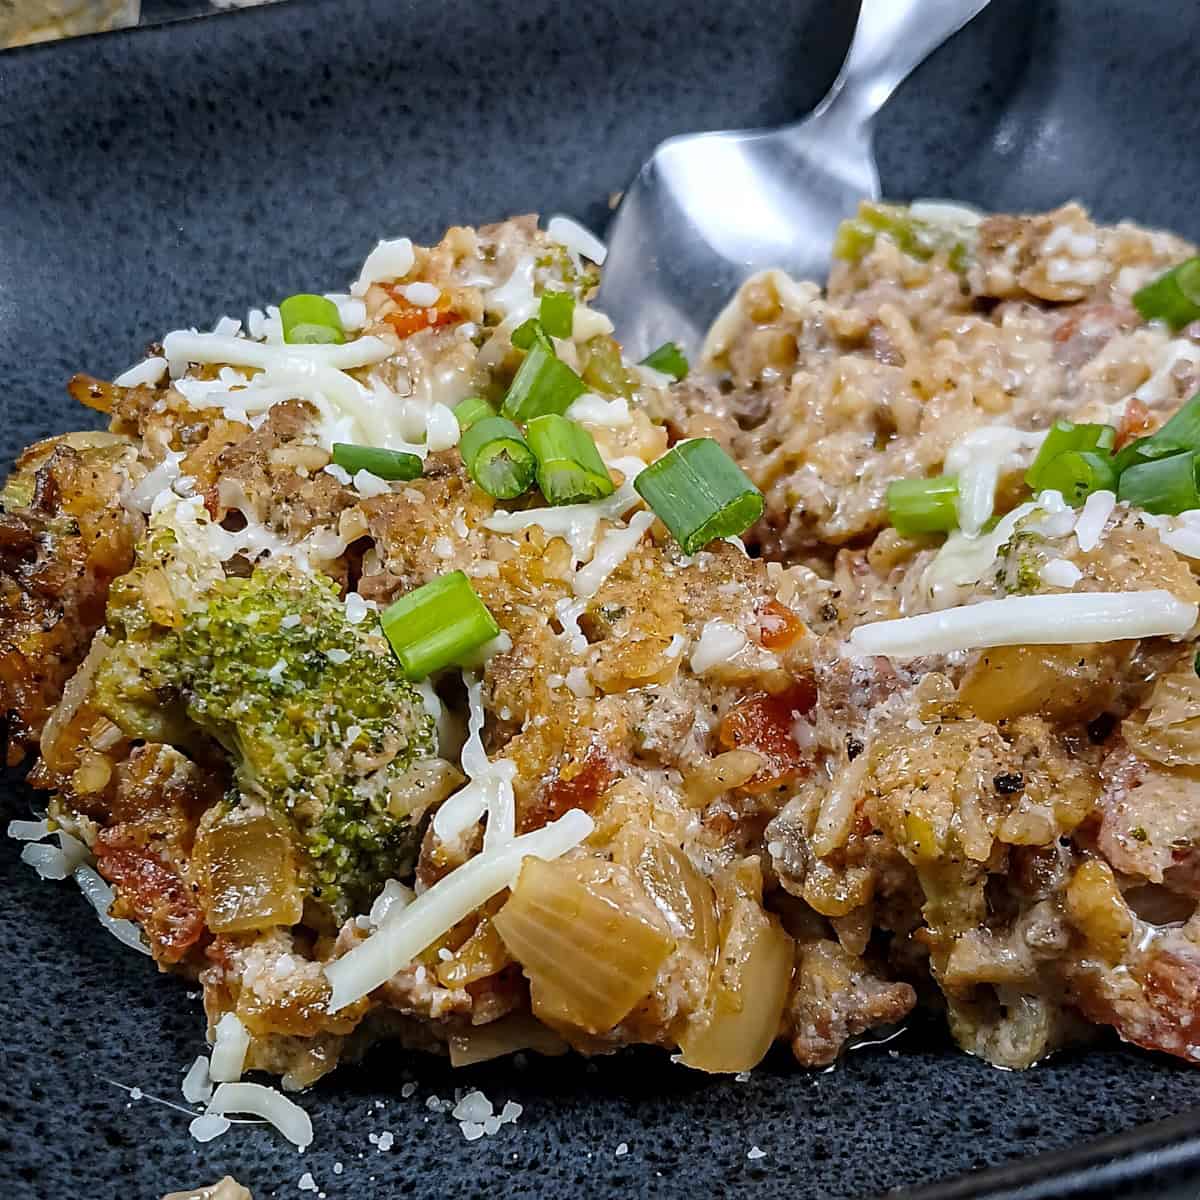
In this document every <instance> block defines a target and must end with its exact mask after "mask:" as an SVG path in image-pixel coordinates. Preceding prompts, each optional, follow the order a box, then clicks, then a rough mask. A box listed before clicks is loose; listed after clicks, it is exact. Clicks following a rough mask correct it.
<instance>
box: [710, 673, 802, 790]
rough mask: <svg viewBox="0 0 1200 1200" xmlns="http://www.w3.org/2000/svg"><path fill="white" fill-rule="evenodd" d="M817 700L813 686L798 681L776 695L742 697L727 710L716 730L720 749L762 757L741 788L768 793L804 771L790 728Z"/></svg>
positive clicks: (798, 748)
mask: <svg viewBox="0 0 1200 1200" xmlns="http://www.w3.org/2000/svg"><path fill="white" fill-rule="evenodd" d="M816 699H817V689H816V685H815V684H814V683H813V682H812V681H811V680H797V681H796V682H795V683H794V684H793V685H792V686H791V687H790V688H788V690H787V691H785V692H780V693H778V694H777V695H769V694H768V693H766V692H758V693H756V694H754V695H752V696H744V697H743V698H742V699H741V700H739V701H738V702H737V703H736V704H735V705H734V706H733V708H731V709H730V710H729V712H728V713H727V714H726V716H725V719H724V720H723V721H722V722H721V728H720V730H719V731H718V733H717V740H718V741H719V742H720V744H721V746H722V748H723V749H725V750H753V751H754V752H755V753H757V754H761V755H762V757H763V758H764V759H765V762H764V763H763V765H762V766H761V767H760V768H759V769H758V770H757V771H756V772H755V773H754V774H753V775H751V776H750V778H749V779H748V780H747V781H746V782H745V783H744V784H742V790H743V791H747V792H769V791H771V789H772V788H776V787H779V785H780V784H783V783H787V782H788V781H789V780H792V779H797V778H799V777H800V776H801V775H804V774H806V773H807V771H808V769H809V766H810V763H809V760H808V759H807V757H806V756H805V755H804V752H803V751H802V750H801V749H800V747H799V746H798V745H797V744H796V738H795V735H794V734H793V733H792V727H793V725H794V724H795V722H796V721H797V720H798V719H799V718H800V717H802V716H803V715H804V714H805V713H806V712H808V710H809V709H810V708H812V706H813V705H814V704H815V703H816Z"/></svg>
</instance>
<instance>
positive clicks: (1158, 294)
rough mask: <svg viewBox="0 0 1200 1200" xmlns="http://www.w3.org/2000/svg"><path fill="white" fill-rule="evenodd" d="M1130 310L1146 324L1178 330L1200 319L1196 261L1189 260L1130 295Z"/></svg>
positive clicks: (1199, 280) (1199, 261)
mask: <svg viewBox="0 0 1200 1200" xmlns="http://www.w3.org/2000/svg"><path fill="white" fill-rule="evenodd" d="M1133 307H1134V308H1136V309H1137V310H1138V312H1140V313H1141V314H1142V316H1143V317H1145V318H1146V320H1147V321H1156V320H1158V321H1166V323H1167V324H1168V325H1169V326H1170V327H1171V328H1172V329H1173V330H1174V329H1182V328H1183V327H1184V326H1185V325H1188V324H1190V323H1191V322H1192V321H1195V320H1197V319H1200V258H1189V259H1188V260H1187V262H1181V263H1180V264H1179V265H1178V266H1177V267H1172V268H1171V269H1170V270H1169V271H1168V272H1167V273H1166V274H1165V275H1160V276H1159V277H1158V278H1157V279H1155V280H1152V281H1151V282H1150V283H1148V284H1146V286H1145V287H1144V288H1141V289H1140V290H1138V291H1136V292H1134V293H1133Z"/></svg>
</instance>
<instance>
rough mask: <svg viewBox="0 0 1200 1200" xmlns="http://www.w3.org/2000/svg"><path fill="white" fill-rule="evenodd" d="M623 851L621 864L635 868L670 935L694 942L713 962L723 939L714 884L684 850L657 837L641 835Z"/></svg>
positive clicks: (703, 958)
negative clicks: (720, 932)
mask: <svg viewBox="0 0 1200 1200" xmlns="http://www.w3.org/2000/svg"><path fill="white" fill-rule="evenodd" d="M622 849H623V850H624V854H623V855H622V858H621V861H622V862H624V863H625V864H626V865H627V866H630V867H632V868H633V870H634V873H635V874H636V875H637V877H638V880H639V881H640V883H641V885H642V887H644V888H645V889H646V894H647V895H648V896H649V897H650V899H651V900H653V901H654V903H655V905H656V906H657V908H658V910H659V912H661V913H662V915H663V916H664V917H665V918H666V920H667V924H668V925H670V927H671V932H672V933H673V934H674V935H675V936H676V937H677V938H687V939H688V940H689V941H691V942H692V943H693V944H694V945H695V947H696V949H697V950H698V951H699V954H700V958H701V959H702V960H703V961H705V962H710V963H711V962H712V961H713V959H714V958H715V956H716V951H717V944H718V941H719V940H720V934H719V929H718V926H717V910H716V901H715V899H714V896H713V889H712V884H711V883H709V882H708V880H707V879H705V878H704V876H703V875H701V874H700V872H699V871H698V870H696V868H695V866H694V865H693V863H692V860H691V859H690V858H688V856H687V855H686V854H685V853H684V852H683V851H682V850H680V849H679V848H678V847H677V846H673V845H671V844H670V843H669V842H667V841H665V840H664V839H663V838H661V837H658V836H656V835H654V834H639V835H637V836H636V838H635V839H634V840H633V844H632V845H626V846H624V847H622Z"/></svg>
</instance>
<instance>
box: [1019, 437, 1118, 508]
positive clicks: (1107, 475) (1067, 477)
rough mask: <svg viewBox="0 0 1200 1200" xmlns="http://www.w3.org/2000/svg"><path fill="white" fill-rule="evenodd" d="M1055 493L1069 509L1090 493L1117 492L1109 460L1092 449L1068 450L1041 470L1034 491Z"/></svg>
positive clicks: (1114, 472)
mask: <svg viewBox="0 0 1200 1200" xmlns="http://www.w3.org/2000/svg"><path fill="white" fill-rule="evenodd" d="M1047 489H1049V490H1050V491H1055V492H1059V493H1061V495H1062V498H1063V499H1064V500H1065V501H1066V502H1067V503H1068V504H1070V505H1071V506H1072V507H1077V506H1078V505H1080V504H1082V503H1083V502H1084V501H1085V500H1086V499H1087V498H1088V497H1089V496H1090V495H1091V494H1092V493H1093V492H1102V491H1109V492H1115V491H1116V490H1117V472H1116V468H1115V467H1114V466H1113V460H1112V458H1111V457H1110V456H1109V455H1107V454H1097V453H1096V452H1095V451H1094V450H1068V451H1066V453H1065V454H1060V455H1058V457H1057V458H1053V459H1051V460H1050V462H1048V463H1046V464H1045V466H1043V467H1042V470H1041V473H1040V474H1039V476H1038V483H1037V490H1038V491H1046V490H1047Z"/></svg>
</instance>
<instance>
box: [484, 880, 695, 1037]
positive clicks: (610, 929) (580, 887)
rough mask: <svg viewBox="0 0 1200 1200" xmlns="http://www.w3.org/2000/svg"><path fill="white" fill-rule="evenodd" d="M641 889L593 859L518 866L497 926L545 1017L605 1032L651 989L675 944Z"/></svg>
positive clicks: (535, 1008) (539, 1013) (552, 1021)
mask: <svg viewBox="0 0 1200 1200" xmlns="http://www.w3.org/2000/svg"><path fill="white" fill-rule="evenodd" d="M614 873H619V874H620V875H622V876H624V878H623V879H613V878H610V877H609V876H611V875H612V874H614ZM637 890H638V889H637V888H636V885H635V884H634V882H633V880H632V879H631V878H629V876H628V875H627V873H626V872H625V871H624V870H622V869H621V868H619V867H617V866H615V865H611V864H608V863H604V862H601V861H599V860H596V859H589V858H584V859H575V860H571V861H566V862H564V861H559V862H553V863H549V862H540V861H538V860H537V859H530V860H529V861H528V862H526V864H525V865H524V867H522V868H521V877H520V879H519V880H518V881H517V886H516V887H515V888H514V889H513V893H512V896H511V897H510V898H509V900H508V903H506V904H505V905H504V907H503V908H502V909H501V910H500V911H499V912H498V913H497V914H496V916H495V917H494V918H493V921H494V923H495V926H496V928H497V929H498V930H499V931H500V936H501V937H502V938H503V939H504V943H505V945H506V946H508V949H509V951H510V952H511V954H512V955H513V957H514V958H516V959H517V961H518V962H519V963H520V964H521V966H522V968H523V969H524V971H525V974H526V976H527V977H528V978H529V986H530V996H531V999H532V1003H533V1011H534V1015H535V1016H537V1017H538V1018H539V1019H540V1020H543V1021H547V1022H548V1023H550V1024H553V1025H564V1024H565V1025H568V1026H573V1027H575V1028H578V1029H583V1030H585V1031H586V1032H588V1033H603V1032H604V1031H605V1030H608V1029H611V1028H612V1027H613V1026H614V1025H616V1024H617V1022H618V1021H620V1020H621V1018H622V1017H624V1016H625V1015H626V1014H627V1013H628V1012H629V1011H630V1009H632V1008H633V1006H634V1005H635V1004H636V1003H637V1002H638V1001H639V1000H641V999H642V998H643V997H644V996H645V995H647V993H648V992H649V991H650V989H651V988H652V987H653V986H654V981H655V979H656V978H657V976H658V972H659V969H660V968H661V967H662V964H663V962H664V961H665V960H666V958H667V956H668V955H669V954H670V953H671V951H672V949H673V948H674V941H673V939H672V938H671V937H670V936H669V934H668V933H667V932H666V931H665V929H663V928H662V927H661V925H660V924H659V922H658V920H657V919H652V918H651V915H650V914H651V911H652V910H649V909H648V907H647V906H644V905H643V906H642V907H641V908H639V906H638V904H637V903H636V900H635V896H636V891H637ZM631 892H632V893H633V894H632V895H631ZM657 916H658V914H657V913H654V918H657Z"/></svg>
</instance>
